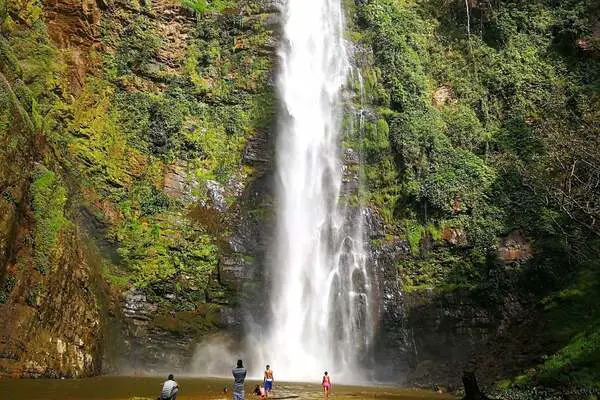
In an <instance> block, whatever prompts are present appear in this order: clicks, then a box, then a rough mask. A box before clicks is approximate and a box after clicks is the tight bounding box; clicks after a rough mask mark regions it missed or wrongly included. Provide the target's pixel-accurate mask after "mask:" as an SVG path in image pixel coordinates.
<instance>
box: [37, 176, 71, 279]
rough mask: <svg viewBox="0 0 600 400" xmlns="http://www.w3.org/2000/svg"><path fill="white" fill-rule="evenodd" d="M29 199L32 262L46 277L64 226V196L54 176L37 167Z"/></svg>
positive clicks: (61, 187) (58, 180)
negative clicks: (32, 220)
mask: <svg viewBox="0 0 600 400" xmlns="http://www.w3.org/2000/svg"><path fill="white" fill-rule="evenodd" d="M31 197H32V203H33V204H32V206H33V215H34V217H35V236H34V255H33V260H34V263H35V267H36V268H37V269H38V271H40V272H42V273H46V272H47V271H48V270H49V269H50V263H49V261H50V256H51V255H52V252H53V250H54V248H55V246H56V245H57V243H58V239H59V233H60V230H61V229H62V228H63V227H64V226H65V225H66V224H67V220H66V218H65V215H64V211H65V204H66V201H67V192H66V190H65V188H64V187H63V186H62V184H61V182H60V179H59V178H58V177H57V176H56V174H55V173H54V172H52V171H48V170H46V169H45V168H43V167H39V168H38V169H37V170H36V172H35V174H34V181H33V183H32V185H31Z"/></svg>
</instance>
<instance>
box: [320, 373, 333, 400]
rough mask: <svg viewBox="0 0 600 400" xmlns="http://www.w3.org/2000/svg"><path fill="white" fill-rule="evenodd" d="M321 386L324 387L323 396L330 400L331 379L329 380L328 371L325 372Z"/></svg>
mask: <svg viewBox="0 0 600 400" xmlns="http://www.w3.org/2000/svg"><path fill="white" fill-rule="evenodd" d="M321 385H323V396H324V397H325V400H328V399H329V389H331V379H330V378H329V375H328V374H327V371H325V374H323V381H322V382H321Z"/></svg>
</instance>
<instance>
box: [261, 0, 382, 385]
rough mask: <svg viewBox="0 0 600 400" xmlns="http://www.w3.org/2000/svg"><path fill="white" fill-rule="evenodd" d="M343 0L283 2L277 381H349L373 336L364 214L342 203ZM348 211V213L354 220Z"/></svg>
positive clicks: (273, 329)
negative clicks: (327, 375) (326, 375)
mask: <svg viewBox="0 0 600 400" xmlns="http://www.w3.org/2000/svg"><path fill="white" fill-rule="evenodd" d="M340 3H341V0H288V1H287V5H286V8H285V12H284V20H285V26H284V37H283V41H282V46H281V50H280V59H281V67H280V75H279V80H278V87H279V92H280V98H281V109H282V112H281V116H280V118H279V138H278V140H279V141H278V149H277V151H278V155H277V172H278V179H279V183H280V190H279V194H278V195H279V202H278V204H279V209H278V230H277V240H276V243H275V245H276V257H275V262H274V263H273V265H272V291H271V293H270V295H271V296H270V297H271V299H272V306H273V310H272V311H273V317H272V320H271V321H270V332H269V333H268V335H267V336H268V339H267V340H265V341H263V345H264V346H266V348H264V349H263V354H264V356H265V363H270V364H271V365H272V366H273V368H274V370H275V371H276V375H277V376H278V377H279V378H280V379H310V380H314V379H319V378H320V376H321V374H322V373H323V371H324V370H328V371H329V372H330V373H332V374H333V376H334V380H335V379H336V378H337V380H338V381H339V380H340V378H342V379H348V380H349V379H355V376H356V375H357V372H358V365H359V364H360V359H361V358H362V357H364V355H365V354H366V352H367V349H368V347H369V345H370V340H371V338H372V325H373V324H372V321H371V319H372V316H371V311H370V310H371V304H370V301H371V297H370V295H369V292H370V285H371V280H370V278H369V274H368V273H367V269H366V252H365V249H364V245H363V238H362V236H363V229H362V218H361V216H360V213H359V212H356V207H355V208H354V210H355V211H351V209H347V208H346V207H345V206H344V205H343V204H344V203H345V202H343V201H341V194H342V167H343V165H342V162H341V157H340V156H341V125H342V124H341V122H342V117H343V112H344V109H343V108H344V107H343V104H342V94H343V90H344V87H345V86H346V83H347V81H348V75H349V73H350V71H351V64H350V62H349V55H348V50H347V48H346V45H345V41H344V38H343V33H344V17H343V11H342V8H341V4H340ZM351 214H352V215H351Z"/></svg>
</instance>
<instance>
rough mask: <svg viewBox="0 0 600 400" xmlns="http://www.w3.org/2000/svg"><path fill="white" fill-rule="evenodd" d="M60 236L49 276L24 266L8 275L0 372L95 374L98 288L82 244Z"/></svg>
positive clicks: (0, 313)
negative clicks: (9, 288)
mask: <svg viewBox="0 0 600 400" xmlns="http://www.w3.org/2000/svg"><path fill="white" fill-rule="evenodd" d="M66 236H67V237H66V238H65V239H64V240H65V241H66V242H65V243H63V246H61V249H60V251H59V255H58V259H57V264H56V267H55V268H53V269H52V271H51V274H48V275H47V276H39V275H38V276H36V273H35V272H34V271H31V270H29V269H27V268H26V269H21V270H16V271H15V272H14V273H13V276H14V279H15V286H14V288H13V289H12V291H11V293H10V297H9V298H8V299H7V302H6V303H5V304H2V305H0V326H2V327H3V329H2V330H1V331H0V376H2V375H4V376H21V377H31V378H40V377H46V378H60V377H83V376H92V375H96V374H98V373H99V372H100V368H101V359H102V346H101V343H102V339H103V337H102V331H103V326H102V321H101V318H100V306H99V299H98V293H99V292H101V289H100V288H99V287H97V286H95V283H94V282H95V279H94V278H93V277H94V276H95V271H94V268H93V266H92V265H91V264H90V260H89V259H88V258H87V256H86V254H85V252H84V251H83V250H82V249H83V245H82V243H81V242H79V241H78V239H77V238H76V237H75V235H71V234H66ZM20 239H21V238H20V237H17V240H18V241H19V240H20ZM21 251H26V250H25V249H21Z"/></svg>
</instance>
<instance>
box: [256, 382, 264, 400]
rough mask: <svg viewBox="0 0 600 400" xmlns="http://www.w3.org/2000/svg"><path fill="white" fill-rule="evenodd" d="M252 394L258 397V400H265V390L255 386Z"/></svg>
mask: <svg viewBox="0 0 600 400" xmlns="http://www.w3.org/2000/svg"><path fill="white" fill-rule="evenodd" d="M254 394H255V395H257V396H259V398H260V400H264V399H265V388H264V387H262V386H260V385H256V387H255V388H254Z"/></svg>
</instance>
